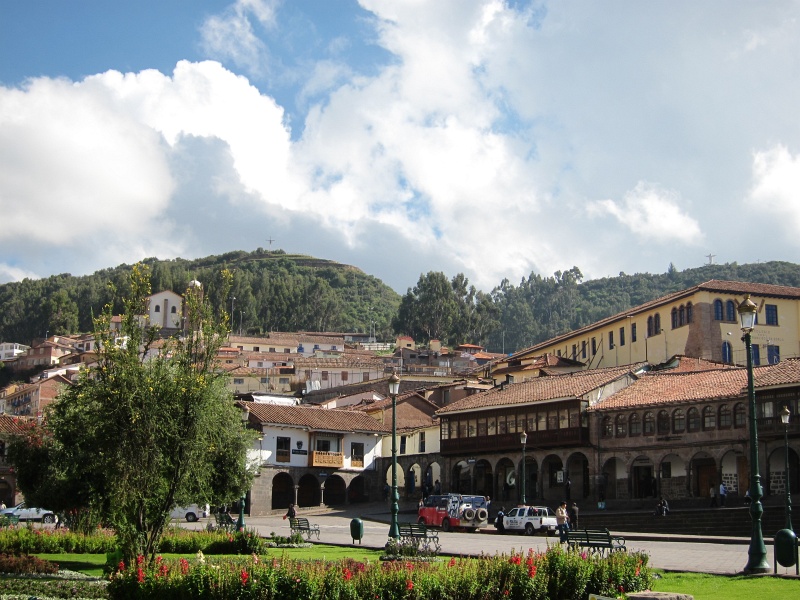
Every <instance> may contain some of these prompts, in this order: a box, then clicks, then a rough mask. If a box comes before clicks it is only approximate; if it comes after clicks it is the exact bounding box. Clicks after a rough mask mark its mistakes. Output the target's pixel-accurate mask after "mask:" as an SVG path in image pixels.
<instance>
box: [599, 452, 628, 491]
mask: <svg viewBox="0 0 800 600" xmlns="http://www.w3.org/2000/svg"><path fill="white" fill-rule="evenodd" d="M626 475H627V474H626V472H625V465H624V464H623V463H622V461H621V460H620V459H619V458H617V457H616V456H613V457H611V458H609V459H608V460H606V462H605V463H604V464H603V468H602V469H600V476H599V481H598V485H597V499H598V500H599V501H600V502H604V501H606V500H616V499H618V498H620V499H622V498H627V495H628V479H627V476H626Z"/></svg>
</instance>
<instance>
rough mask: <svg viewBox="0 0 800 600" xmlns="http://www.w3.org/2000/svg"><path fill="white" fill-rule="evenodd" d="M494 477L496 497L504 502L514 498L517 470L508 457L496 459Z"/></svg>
mask: <svg viewBox="0 0 800 600" xmlns="http://www.w3.org/2000/svg"><path fill="white" fill-rule="evenodd" d="M494 477H495V489H496V490H497V497H498V498H499V499H500V500H502V501H504V502H509V501H512V500H514V499H516V486H517V472H516V469H515V467H514V463H513V462H511V459H510V458H506V457H503V458H501V459H500V460H499V461H497V465H496V466H495V476H494Z"/></svg>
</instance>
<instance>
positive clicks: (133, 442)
mask: <svg viewBox="0 0 800 600" xmlns="http://www.w3.org/2000/svg"><path fill="white" fill-rule="evenodd" d="M217 284H218V285H219V288H220V289H218V290H217V292H218V293H217V296H218V297H221V298H225V297H226V296H227V294H226V291H225V287H226V286H227V285H229V284H230V275H229V274H226V273H222V274H221V275H220V281H218V282H217ZM130 289H131V294H130V296H129V297H128V298H127V299H126V300H125V302H124V305H125V311H124V314H123V319H122V330H121V332H120V333H121V335H120V336H117V335H116V334H115V333H114V332H112V331H111V330H110V327H109V324H110V319H111V316H112V311H111V310H110V308H109V309H108V310H106V311H105V312H104V313H103V314H102V315H101V316H100V317H99V318H98V320H97V322H96V328H95V335H96V339H97V341H98V363H97V367H96V368H92V369H91V370H89V371H86V372H84V374H83V375H82V376H81V377H80V378H79V380H78V381H77V383H76V384H75V385H73V386H70V387H68V388H66V389H64V390H63V391H62V393H61V394H60V395H59V399H58V401H57V402H56V403H54V404H53V405H52V410H50V411H49V412H48V414H47V418H46V422H45V424H44V425H43V426H42V427H40V428H36V429H35V430H33V431H32V432H31V433H30V435H28V436H25V437H23V438H19V439H17V440H15V441H14V442H13V443H12V445H11V450H10V452H11V459H12V460H13V462H14V464H15V465H16V467H17V473H18V484H19V486H20V488H21V489H22V491H23V493H24V494H25V497H26V498H27V499H28V500H29V501H30V502H31V503H33V504H39V505H47V506H49V507H51V508H53V509H54V510H56V511H58V512H67V511H91V512H94V513H95V514H97V515H99V517H100V518H101V519H102V521H103V522H105V523H106V524H107V525H108V526H110V527H111V528H112V529H113V530H114V531H115V532H116V534H117V540H118V542H119V544H120V549H121V550H122V553H123V556H124V557H125V560H127V561H130V560H132V559H135V557H136V556H139V555H143V556H145V557H147V558H148V560H151V561H152V560H154V558H155V554H156V552H157V551H158V547H159V542H160V540H161V537H162V535H163V532H164V530H165V527H166V526H167V525H168V523H169V513H170V511H171V509H172V508H173V507H174V506H176V505H179V504H188V503H191V502H200V501H205V502H211V503H215V504H217V503H223V502H224V503H230V502H232V501H233V500H235V499H237V498H239V497H240V495H241V493H242V492H243V491H244V490H246V489H247V486H248V485H249V483H250V480H251V477H252V475H251V474H250V473H248V471H247V468H246V452H247V448H248V447H249V444H250V441H251V440H252V437H253V436H252V435H251V434H250V433H249V432H247V431H246V430H245V429H244V427H243V426H242V421H241V417H240V411H239V409H238V408H237V407H236V406H235V404H234V400H233V397H232V396H231V394H230V393H229V392H228V391H227V390H226V389H225V385H224V380H223V379H222V376H221V375H218V374H216V373H215V372H214V371H213V360H214V357H215V356H216V353H217V350H218V348H219V345H220V343H221V340H223V339H224V335H225V333H226V329H227V326H228V320H229V315H228V314H227V313H226V312H225V310H224V307H222V309H221V310H220V311H219V314H220V315H221V317H222V318H221V319H219V318H214V316H213V314H212V310H211V307H210V305H209V304H208V301H207V300H204V299H203V298H202V294H200V293H197V290H196V289H195V288H190V289H188V290H187V293H186V298H185V301H186V303H187V308H188V320H187V323H189V324H190V327H189V329H190V332H189V333H188V334H187V335H186V337H182V338H175V339H170V340H166V341H163V340H159V339H158V337H157V331H156V329H155V328H150V327H148V326H147V325H146V324H142V322H141V321H140V318H139V315H142V314H145V310H144V309H145V298H146V297H147V296H148V295H149V294H150V286H149V277H148V271H147V268H146V267H144V266H143V265H137V266H135V267H134V269H133V271H132V275H131V285H130Z"/></svg>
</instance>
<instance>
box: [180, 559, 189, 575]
mask: <svg viewBox="0 0 800 600" xmlns="http://www.w3.org/2000/svg"><path fill="white" fill-rule="evenodd" d="M180 563H181V573H182V574H183V575H186V574H187V573H188V572H189V561H188V560H186V559H185V558H181V560H180Z"/></svg>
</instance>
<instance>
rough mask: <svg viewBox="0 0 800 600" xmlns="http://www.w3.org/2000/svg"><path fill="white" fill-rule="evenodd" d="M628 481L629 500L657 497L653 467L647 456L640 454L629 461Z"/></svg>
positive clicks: (656, 484) (656, 483)
mask: <svg viewBox="0 0 800 600" xmlns="http://www.w3.org/2000/svg"><path fill="white" fill-rule="evenodd" d="M628 480H629V482H630V488H631V489H630V497H631V498H656V497H657V496H658V482H657V481H656V470H655V465H654V464H653V461H652V459H651V458H650V457H649V456H645V455H642V454H640V455H639V456H637V457H636V458H634V459H633V460H632V461H631V467H630V473H629V474H628Z"/></svg>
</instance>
